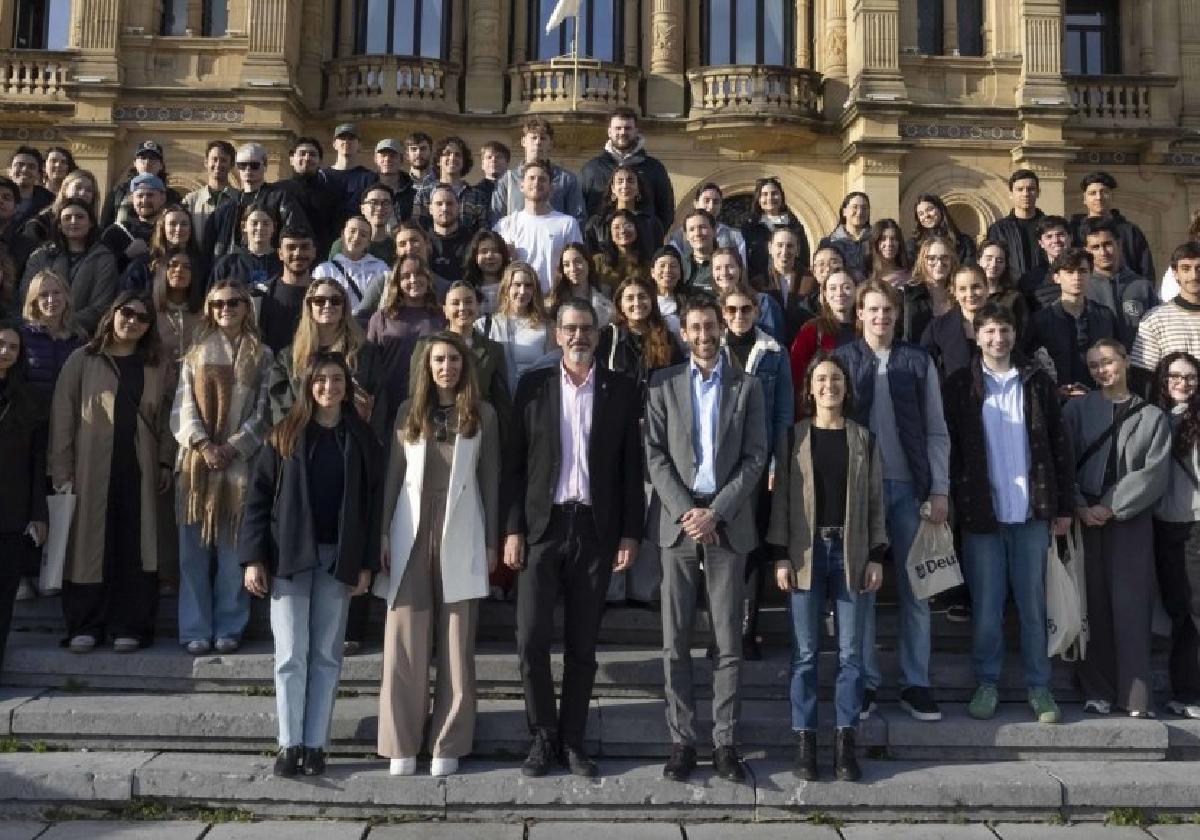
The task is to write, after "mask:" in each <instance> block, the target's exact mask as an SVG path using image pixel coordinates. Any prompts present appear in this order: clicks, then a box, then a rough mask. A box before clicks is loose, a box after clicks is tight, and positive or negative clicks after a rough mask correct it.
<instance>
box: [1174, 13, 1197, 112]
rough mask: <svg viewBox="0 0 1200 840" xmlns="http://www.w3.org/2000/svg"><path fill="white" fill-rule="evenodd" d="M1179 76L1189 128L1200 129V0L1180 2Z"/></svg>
mask: <svg viewBox="0 0 1200 840" xmlns="http://www.w3.org/2000/svg"><path fill="white" fill-rule="evenodd" d="M1179 33H1180V38H1179V76H1180V83H1181V85H1182V87H1183V118H1182V123H1183V125H1184V126H1185V127H1187V128H1200V0H1180V9H1179Z"/></svg>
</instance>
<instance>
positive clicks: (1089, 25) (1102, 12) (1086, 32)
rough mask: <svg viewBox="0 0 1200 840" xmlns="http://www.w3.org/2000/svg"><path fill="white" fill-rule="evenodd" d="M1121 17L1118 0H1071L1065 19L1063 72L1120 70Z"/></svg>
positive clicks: (1090, 73) (1091, 73)
mask: <svg viewBox="0 0 1200 840" xmlns="http://www.w3.org/2000/svg"><path fill="white" fill-rule="evenodd" d="M1118 20H1119V17H1118V8H1117V4H1116V2H1115V0H1078V2H1076V0H1070V2H1068V3H1067V4H1066V14H1065V15H1064V18H1063V68H1062V69H1063V72H1064V73H1074V74H1084V75H1089V76H1093V75H1099V74H1102V73H1118V72H1120V67H1121V61H1120V41H1119V39H1118V37H1117V24H1118Z"/></svg>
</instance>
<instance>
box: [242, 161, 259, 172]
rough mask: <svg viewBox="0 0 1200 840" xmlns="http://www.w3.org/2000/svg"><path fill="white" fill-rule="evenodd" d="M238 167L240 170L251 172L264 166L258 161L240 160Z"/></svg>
mask: <svg viewBox="0 0 1200 840" xmlns="http://www.w3.org/2000/svg"><path fill="white" fill-rule="evenodd" d="M236 165H237V168H238V169H249V170H251V171H254V170H256V169H262V164H261V163H259V162H258V161H257V160H239V161H238V162H237V164H236Z"/></svg>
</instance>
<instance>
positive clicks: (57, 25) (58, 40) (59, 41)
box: [46, 0, 71, 50]
mask: <svg viewBox="0 0 1200 840" xmlns="http://www.w3.org/2000/svg"><path fill="white" fill-rule="evenodd" d="M70 33H71V0H50V10H49V14H48V15H47V21H46V49H48V50H65V49H66V48H67V43H68V41H69V40H70Z"/></svg>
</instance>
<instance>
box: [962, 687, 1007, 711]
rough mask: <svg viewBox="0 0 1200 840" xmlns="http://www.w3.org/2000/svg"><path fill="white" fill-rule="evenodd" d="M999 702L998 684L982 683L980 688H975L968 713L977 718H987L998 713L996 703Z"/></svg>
mask: <svg viewBox="0 0 1200 840" xmlns="http://www.w3.org/2000/svg"><path fill="white" fill-rule="evenodd" d="M999 702H1000V697H999V696H998V695H997V694H996V686H994V685H989V684H988V683H980V685H979V688H977V689H975V696H974V697H972V698H971V703H970V705H969V706H967V714H969V715H970V716H971V717H973V718H975V719H976V720H987V719H988V718H990V717H991V716H992V715H994V714H996V704H997V703H999Z"/></svg>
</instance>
